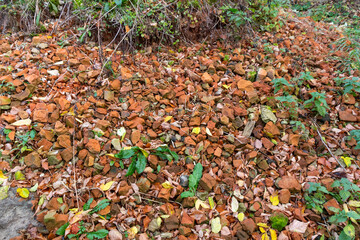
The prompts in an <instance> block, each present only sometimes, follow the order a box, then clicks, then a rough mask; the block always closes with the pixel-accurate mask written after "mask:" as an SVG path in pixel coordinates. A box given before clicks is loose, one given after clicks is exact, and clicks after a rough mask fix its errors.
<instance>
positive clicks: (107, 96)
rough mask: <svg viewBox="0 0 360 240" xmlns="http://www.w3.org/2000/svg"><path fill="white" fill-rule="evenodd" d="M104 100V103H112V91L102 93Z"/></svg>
mask: <svg viewBox="0 0 360 240" xmlns="http://www.w3.org/2000/svg"><path fill="white" fill-rule="evenodd" d="M104 99H105V100H106V101H113V100H114V99H115V97H114V91H104Z"/></svg>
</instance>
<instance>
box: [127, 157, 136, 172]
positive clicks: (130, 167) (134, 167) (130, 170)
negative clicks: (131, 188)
mask: <svg viewBox="0 0 360 240" xmlns="http://www.w3.org/2000/svg"><path fill="white" fill-rule="evenodd" d="M135 169H136V160H135V159H134V158H133V159H132V161H131V164H130V165H129V168H128V170H127V172H126V175H125V176H127V177H128V176H131V175H133V174H134V172H135Z"/></svg>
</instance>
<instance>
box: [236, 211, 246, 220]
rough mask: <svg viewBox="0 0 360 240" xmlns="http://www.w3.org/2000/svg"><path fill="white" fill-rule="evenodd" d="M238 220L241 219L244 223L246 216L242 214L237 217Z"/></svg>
mask: <svg viewBox="0 0 360 240" xmlns="http://www.w3.org/2000/svg"><path fill="white" fill-rule="evenodd" d="M237 218H238V219H239V221H240V222H242V221H243V220H244V218H245V214H244V213H242V212H241V213H239V214H238V215H237Z"/></svg>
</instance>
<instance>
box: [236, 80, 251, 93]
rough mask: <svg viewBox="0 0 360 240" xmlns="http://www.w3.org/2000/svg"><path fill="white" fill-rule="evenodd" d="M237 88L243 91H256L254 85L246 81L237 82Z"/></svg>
mask: <svg viewBox="0 0 360 240" xmlns="http://www.w3.org/2000/svg"><path fill="white" fill-rule="evenodd" d="M237 87H238V89H239V90H242V91H254V86H253V83H252V82H250V81H247V80H244V79H241V80H240V81H238V82H237Z"/></svg>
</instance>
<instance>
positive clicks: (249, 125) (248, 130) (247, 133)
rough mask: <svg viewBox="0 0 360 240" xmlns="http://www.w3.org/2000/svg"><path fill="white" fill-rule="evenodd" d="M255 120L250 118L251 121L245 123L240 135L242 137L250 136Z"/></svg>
mask: <svg viewBox="0 0 360 240" xmlns="http://www.w3.org/2000/svg"><path fill="white" fill-rule="evenodd" d="M255 123H256V122H255V121H253V120H251V121H248V122H247V123H246V125H245V128H244V131H243V133H242V135H243V136H244V137H250V136H251V134H252V132H253V130H254V127H255Z"/></svg>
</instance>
